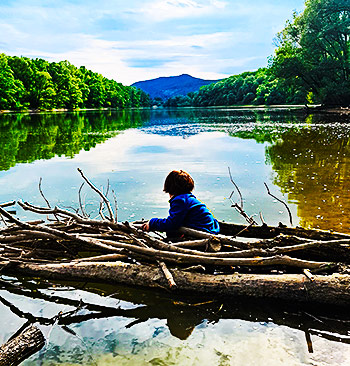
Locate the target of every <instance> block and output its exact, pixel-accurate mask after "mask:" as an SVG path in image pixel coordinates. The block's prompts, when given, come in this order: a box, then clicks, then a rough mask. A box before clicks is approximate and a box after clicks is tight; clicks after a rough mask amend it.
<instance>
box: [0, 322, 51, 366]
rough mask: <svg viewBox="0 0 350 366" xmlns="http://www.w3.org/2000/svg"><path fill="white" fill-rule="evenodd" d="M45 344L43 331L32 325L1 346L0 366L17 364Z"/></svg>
mask: <svg viewBox="0 0 350 366" xmlns="http://www.w3.org/2000/svg"><path fill="white" fill-rule="evenodd" d="M44 345H45V338H44V335H43V334H42V332H41V331H40V330H39V329H38V328H36V327H34V326H31V327H29V328H27V329H26V330H24V331H23V332H21V333H20V334H19V335H18V336H17V337H15V338H13V339H11V340H9V341H8V342H7V343H5V344H3V345H2V346H1V348H0V366H15V365H19V364H20V363H21V362H22V361H24V360H25V359H27V358H28V357H30V356H31V355H32V354H34V353H36V352H37V351H39V350H40V349H41V348H42V347H43V346H44Z"/></svg>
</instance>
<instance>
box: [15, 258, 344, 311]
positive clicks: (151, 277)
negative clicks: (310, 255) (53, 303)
mask: <svg viewBox="0 0 350 366" xmlns="http://www.w3.org/2000/svg"><path fill="white" fill-rule="evenodd" d="M12 271H13V272H15V273H17V274H20V273H23V274H27V275H31V276H41V277H44V278H49V279H59V280H82V281H101V282H104V283H106V282H108V283H122V284H126V285H132V286H147V287H151V288H166V287H167V285H168V283H167V280H166V279H165V278H164V275H163V273H162V271H161V269H160V268H159V267H158V266H156V265H154V266H151V265H140V264H130V263H125V262H114V263H112V262H110V263H106V262H105V263H101V262H90V263H86V262H80V263H65V264H62V263H59V264H34V263H21V264H18V265H17V266H16V267H13V268H11V267H10V268H9V272H10V273H11V272H12ZM172 277H173V279H174V281H175V283H176V285H177V287H178V288H181V289H182V290H183V291H191V292H194V291H195V292H197V293H204V294H210V295H215V296H220V295H221V296H225V297H227V296H229V297H236V296H250V297H256V298H274V299H284V300H294V301H301V302H311V303H314V302H316V303H325V304H335V305H347V304H349V301H350V292H349V291H348V287H349V285H350V275H341V274H334V275H327V276H324V275H314V276H313V281H311V280H310V279H308V278H307V277H306V276H305V275H304V274H284V275H278V274H277V275H276V274H275V275H272V274H267V275H266V274H265V275H264V274H241V273H234V274H230V275H227V274H225V275H209V274H199V273H192V272H187V271H182V270H178V269H173V270H172Z"/></svg>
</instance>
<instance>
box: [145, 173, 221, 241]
mask: <svg viewBox="0 0 350 366" xmlns="http://www.w3.org/2000/svg"><path fill="white" fill-rule="evenodd" d="M193 188H194V182H193V179H192V177H191V176H190V175H189V174H188V173H186V172H184V171H183V170H180V171H176V170H173V171H172V172H170V173H169V174H168V176H167V177H166V179H165V182H164V189H163V190H164V192H166V193H169V196H170V201H169V203H170V209H169V216H168V217H167V218H166V219H158V218H153V219H151V220H150V221H148V222H147V223H145V224H143V225H142V229H143V230H144V231H166V232H167V235H168V237H169V236H170V237H171V236H172V237H173V236H176V235H174V232H175V231H176V230H177V229H179V228H180V227H181V226H185V227H189V228H192V229H196V230H202V231H206V232H208V233H212V234H217V233H219V231H220V228H219V223H218V221H217V220H216V219H215V218H214V217H213V215H212V214H211V212H210V211H209V210H208V208H207V206H206V205H205V204H204V203H202V202H200V201H198V200H197V198H196V197H195V196H194V195H193V194H192V193H191V192H192V191H193Z"/></svg>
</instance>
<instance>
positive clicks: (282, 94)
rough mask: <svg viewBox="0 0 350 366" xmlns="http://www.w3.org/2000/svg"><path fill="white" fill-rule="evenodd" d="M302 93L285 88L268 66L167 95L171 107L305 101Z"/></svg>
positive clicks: (284, 84)
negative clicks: (181, 95) (179, 94)
mask: <svg viewBox="0 0 350 366" xmlns="http://www.w3.org/2000/svg"><path fill="white" fill-rule="evenodd" d="M305 100H306V92H305V91H304V90H302V89H300V88H299V90H295V88H294V87H289V86H288V85H287V84H286V83H285V82H284V81H283V80H280V79H278V78H276V76H275V75H273V74H272V73H271V70H269V69H265V68H262V69H259V70H257V71H255V72H244V73H242V74H240V75H233V76H230V77H229V78H227V79H224V80H221V81H219V82H217V83H213V84H210V85H206V86H203V87H201V88H200V90H199V92H197V93H191V94H188V96H187V99H181V98H178V97H175V98H171V99H170V100H168V101H167V103H166V105H171V106H183V105H193V106H205V107H206V106H220V105H250V104H253V105H259V104H300V103H305Z"/></svg>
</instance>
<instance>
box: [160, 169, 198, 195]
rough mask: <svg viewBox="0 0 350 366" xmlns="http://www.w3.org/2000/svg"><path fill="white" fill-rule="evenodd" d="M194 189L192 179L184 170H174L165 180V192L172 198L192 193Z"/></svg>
mask: <svg viewBox="0 0 350 366" xmlns="http://www.w3.org/2000/svg"><path fill="white" fill-rule="evenodd" d="M193 188H194V181H193V179H192V177H191V176H190V175H189V174H188V173H186V172H184V171H183V170H180V171H178V170H173V171H172V172H170V173H169V174H168V176H167V177H166V178H165V182H164V189H163V191H164V192H166V193H169V194H170V195H172V196H178V195H179V194H185V193H191V192H192V191H193Z"/></svg>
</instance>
